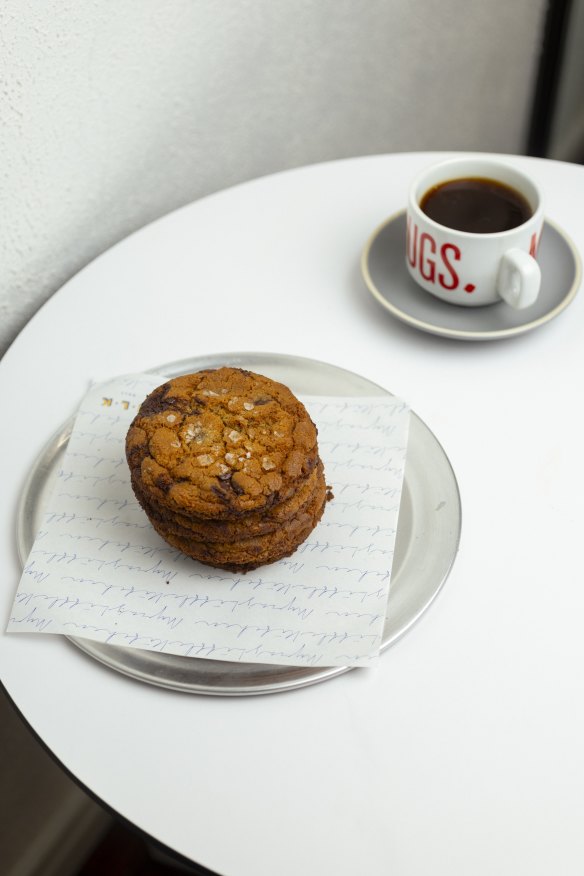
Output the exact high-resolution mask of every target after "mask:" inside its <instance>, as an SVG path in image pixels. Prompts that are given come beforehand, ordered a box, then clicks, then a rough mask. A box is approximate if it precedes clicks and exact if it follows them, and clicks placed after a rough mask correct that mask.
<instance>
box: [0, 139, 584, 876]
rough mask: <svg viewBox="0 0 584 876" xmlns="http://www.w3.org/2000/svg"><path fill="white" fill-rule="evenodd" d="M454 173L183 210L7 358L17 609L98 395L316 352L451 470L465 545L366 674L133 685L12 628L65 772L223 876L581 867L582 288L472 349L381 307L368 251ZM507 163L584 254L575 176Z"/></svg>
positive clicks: (264, 192) (6, 528)
mask: <svg viewBox="0 0 584 876" xmlns="http://www.w3.org/2000/svg"><path fill="white" fill-rule="evenodd" d="M439 157H443V156H439V155H437V154H428V153H425V154H424V153H416V154H402V155H389V156H375V157H367V158H356V159H352V160H345V161H339V162H332V163H327V164H322V165H317V166H313V167H307V168H302V169H299V170H295V171H290V172H286V173H282V174H276V175H274V176H269V177H265V178H262V179H259V180H257V181H254V182H250V183H247V184H244V185H241V186H238V187H236V188H233V189H231V190H228V191H225V192H222V193H219V194H217V195H214V196H211V197H209V198H206V199H204V200H202V201H199V202H197V203H195V204H192V205H190V206H188V207H186V208H184V209H181V210H179V211H177V212H176V213H173V214H171V215H169V216H167V217H165V218H164V219H162V220H160V221H158V222H155V223H154V224H152V225H150V226H149V227H147V228H144V229H143V230H141V231H140V232H138V233H137V234H134V235H133V236H131V237H130V238H128V239H127V240H125V241H123V242H122V243H120V244H119V245H117V246H116V247H114V248H113V249H112V250H110V251H108V252H106V253H105V254H104V255H103V256H101V257H100V258H98V259H97V260H96V261H95V262H93V263H92V264H90V265H89V266H88V267H87V268H86V269H85V270H83V271H81V272H80V273H79V274H78V275H77V276H75V277H74V278H73V279H72V280H71V281H70V282H69V283H68V284H67V285H66V286H65V287H64V288H63V289H62V290H60V292H58V293H57V294H56V295H55V296H54V297H53V298H52V299H51V300H50V301H49V302H48V303H47V304H46V305H45V306H44V307H43V308H42V310H41V311H40V312H39V313H38V314H37V315H36V316H35V318H34V319H33V320H32V321H31V322H30V323H29V325H27V327H26V328H25V330H24V331H23V332H22V333H21V335H20V336H19V337H18V338H17V340H16V342H15V343H14V344H13V346H12V347H11V348H10V350H9V351H8V352H7V354H6V356H5V357H4V359H3V360H2V362H1V363H0V387H1V393H2V400H3V418H2V421H3V453H2V457H1V466H2V472H1V480H0V482H1V483H2V506H1V513H2V525H1V527H0V531H1V533H2V539H3V546H4V550H3V554H2V555H3V557H4V568H3V582H4V586H3V588H2V605H3V611H4V618H5V620H6V619H7V617H8V613H9V609H10V605H11V603H12V599H13V596H14V592H15V590H16V587H17V583H18V579H19V575H20V567H19V563H18V560H17V554H16V546H15V536H14V518H15V509H16V507H17V505H18V500H19V496H20V494H21V491H22V485H23V482H24V480H25V477H26V474H27V472H28V471H29V469H30V467H31V465H32V463H33V461H34V460H35V458H36V457H37V455H38V453H39V452H40V450H41V448H42V447H43V445H44V444H45V442H46V441H47V440H48V438H49V437H50V436H51V434H52V433H53V432H54V431H55V430H56V429H57V427H58V426H59V425H60V424H61V423H62V422H63V421H64V420H66V419H67V418H68V417H69V416H70V415H71V414H72V413H73V412H74V410H75V408H76V406H77V404H78V402H79V400H80V398H81V397H82V395H83V394H84V392H85V390H86V388H87V385H88V382H89V381H90V380H92V379H102V378H107V377H109V376H112V375H115V374H118V373H127V372H131V371H140V370H146V369H148V368H151V367H154V366H156V365H158V364H159V363H164V362H169V361H173V360H177V359H182V358H187V357H191V356H195V355H198V354H207V353H214V352H228V351H242V350H248V351H266V352H283V353H292V354H296V355H300V356H306V357H310V358H315V359H320V360H324V361H328V362H331V363H333V364H336V365H340V366H342V367H346V368H350V369H352V370H354V371H358V372H359V373H361V374H363V375H364V376H365V377H367V378H369V379H371V380H373V381H375V382H376V383H380V384H382V385H383V386H385V387H386V388H387V389H389V390H390V391H392V392H394V393H396V394H397V395H399V396H401V397H403V398H405V399H406V400H407V401H408V402H409V403H410V404H411V406H412V408H413V410H414V411H415V412H416V413H417V414H418V415H419V416H420V417H421V418H422V419H423V420H424V421H425V422H426V423H427V425H428V426H429V427H430V428H431V429H432V430H433V432H434V433H435V434H436V436H437V437H438V439H439V440H440V442H441V443H442V444H443V446H444V448H445V450H446V452H447V454H448V456H449V458H450V461H451V463H452V465H453V468H454V471H455V473H456V476H457V479H458V483H459V487H460V492H461V497H462V509H463V527H462V539H461V546H460V550H459V554H458V557H457V559H456V562H455V564H454V568H453V570H452V572H451V575H450V577H449V579H448V581H447V583H446V586H445V587H444V589H443V591H442V592H441V594H440V595H439V597H438V599H437V600H436V601H435V602H434V604H433V605H432V606H431V607H430V609H429V610H428V611H427V612H426V613H425V615H424V616H423V618H422V619H421V620H420V621H419V622H418V623H417V624H416V625H415V626H414V627H413V629H412V630H411V631H409V632H408V633H407V635H405V636H404V637H403V638H402V639H401V640H400V641H399V642H398V643H397V644H395V645H394V646H393V647H392V648H390V649H389V650H388V651H387V652H386V653H385V654H383V655H382V657H381V659H380V662H379V665H378V666H377V668H375V669H371V670H354V671H352V672H349V673H346V674H345V675H341V676H339V677H337V678H335V679H333V680H331V681H327V682H325V683H322V684H317V685H314V686H311V687H306V688H302V689H299V690H295V691H291V692H288V693H280V694H276V695H269V696H256V697H244V698H222V697H205V696H199V695H193V694H181V693H175V692H171V691H167V690H162V689H159V688H156V687H153V686H150V685H147V684H143V683H140V682H138V681H134V680H132V679H129V678H127V677H125V676H123V675H121V674H118V673H116V672H114V671H113V670H111V669H108V668H106V667H104V666H102V665H100V664H98V663H97V662H95V661H92V660H91V659H90V658H89V657H87V656H86V655H84V654H82V653H81V652H80V651H78V650H77V649H76V648H75V647H74V646H73V645H72V644H71V643H69V642H68V641H67V640H65V639H63V638H61V637H56V636H50V635H33V634H23V635H17V634H10V635H7V634H3V635H2V636H1V638H0V649H1V653H0V666H1V678H2V682H3V684H4V685H5V687H6V689H7V691H8V693H9V695H10V696H11V697H12V699H13V700H14V702H15V704H16V706H17V707H18V709H19V710H20V711H21V713H22V715H23V716H24V718H25V719H26V721H27V722H29V724H30V725H31V727H32V728H33V729H34V731H35V732H36V733H37V734H38V735H39V737H40V738H41V740H42V741H43V742H44V743H45V744H46V746H47V747H48V748H49V750H50V751H51V752H52V753H53V754H54V756H55V757H56V758H57V759H58V760H59V761H60V762H61V763H62V764H63V765H64V767H65V768H66V769H67V770H69V771H70V772H71V774H72V775H73V776H74V777H75V778H76V779H77V780H78V781H79V782H80V783H82V784H83V785H84V786H85V787H86V788H87V789H89V791H90V792H91V793H92V794H94V795H96V796H97V798H99V799H100V800H102V801H103V802H104V803H105V804H106V805H107V806H109V807H111V808H112V809H113V810H115V811H116V812H118V813H119V814H120V815H122V816H123V817H124V818H126V819H128V820H129V821H130V822H132V823H133V824H135V825H136V826H137V827H138V828H140V829H141V830H143V831H145V832H146V833H147V834H148V835H150V836H152V837H154V838H155V839H156V840H158V841H160V842H162V843H163V844H165V845H166V846H168V847H169V848H171V849H172V850H174V851H176V852H178V853H179V854H181V855H184V856H186V857H187V858H189V859H191V860H193V861H196V862H198V863H199V864H202V865H204V866H206V867H208V868H210V869H211V870H214V871H216V872H217V873H219V874H223V876H274V874H278V876H297V874H300V873H301V874H303V876H322V874H329V873H330V874H335V876H349V874H350V876H353V874H355V873H364V874H367V876H377V874H387V873H392V874H396V876H422V874H423V876H426V874H428V873H441V874H442V873H448V874H449V876H468V874H469V873H472V874H473V876H483V874H484V876H492V874H494V873H497V874H498V876H503V874H509V876H517V874H519V873H529V874H530V876H537V874H542V876H543V874H545V876H549V873H552V872H553V873H561V874H562V876H571V874H574V876H576V874H578V876H580V874H581V873H582V861H583V860H584V831H583V830H582V824H583V823H584V745H583V744H582V739H584V706H583V697H582V667H583V666H584V635H583V634H582V618H583V617H584V587H583V586H582V583H583V582H582V571H581V568H582V562H581V542H582V520H583V511H584V507H583V500H582V496H583V495H584V477H583V464H582V457H583V453H582V438H583V435H584V430H583V424H584V421H583V416H582V401H581V394H580V391H579V389H578V387H579V385H580V381H581V378H582V375H583V374H584V294H582V293H581V294H579V295H577V296H576V298H575V299H574V301H573V302H572V304H571V305H570V306H569V307H568V308H567V309H566V310H565V311H564V312H563V313H562V314H561V315H560V316H558V318H556V319H554V320H553V321H551V322H549V323H548V324H546V325H544V326H542V327H540V328H538V329H536V330H534V331H531V332H529V333H526V334H523V335H521V336H519V337H516V338H512V339H507V340H498V341H490V342H481V343H468V342H463V341H459V340H450V339H446V338H442V337H436V336H433V335H430V334H426V333H423V332H419V331H416V330H415V329H413V328H411V327H410V326H407V325H404V324H402V323H401V322H399V321H397V320H396V319H395V318H394V317H393V316H392V315H391V314H389V313H387V312H386V311H385V310H383V309H382V308H381V307H380V306H379V304H378V303H377V302H376V301H375V300H374V299H373V297H372V296H371V295H370V294H369V293H368V292H367V290H366V288H365V285H364V282H363V280H362V277H361V274H360V267H359V258H360V253H361V250H362V248H363V246H364V244H365V241H366V240H367V238H368V237H369V235H370V233H371V232H372V230H373V229H374V228H375V227H377V226H378V225H379V224H380V223H381V222H382V221H383V219H384V218H385V217H387V216H389V215H390V214H392V213H394V212H395V211H397V210H399V209H401V207H402V206H403V205H404V204H405V201H406V191H407V187H408V182H409V180H410V179H411V178H412V177H413V176H414V175H415V174H416V173H417V172H418V170H420V169H421V168H422V167H424V166H425V165H427V164H429V163H430V162H431V161H433V160H436V159H438V158H439ZM508 160H509V161H511V162H512V163H514V164H516V165H517V166H518V167H522V168H524V169H527V170H528V171H529V172H531V173H532V175H533V176H534V177H535V178H536V180H537V181H538V182H539V184H540V186H541V188H542V190H543V191H544V193H545V198H546V202H547V215H548V216H549V217H550V218H551V219H553V220H555V222H556V223H558V224H559V225H560V226H561V227H562V228H563V229H564V230H565V231H566V232H567V233H568V234H569V235H570V237H571V238H572V239H573V240H574V242H575V244H576V246H577V248H578V249H579V250H580V251H581V252H582V251H584V223H583V222H582V205H581V197H580V194H581V192H582V191H584V168H582V167H579V166H572V165H567V164H562V163H558V162H552V161H543V160H537V159H528V158H520V157H515V156H513V157H511V156H509V159H508ZM71 246H75V241H74V240H72V241H71Z"/></svg>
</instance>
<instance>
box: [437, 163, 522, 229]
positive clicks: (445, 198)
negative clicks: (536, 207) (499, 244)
mask: <svg viewBox="0 0 584 876" xmlns="http://www.w3.org/2000/svg"><path fill="white" fill-rule="evenodd" d="M420 209H421V210H422V212H423V213H425V214H426V216H429V217H430V219H433V220H434V222H438V224H439V225H444V226H446V227H447V228H454V229H455V230H457V231H467V232H470V233H472V234H495V233H497V232H500V231H509V230H510V229H511V228H517V226H518V225H522V224H523V223H524V222H526V221H527V220H528V219H529V218H530V216H531V215H532V214H533V210H532V209H531V207H530V205H529V203H528V201H527V199H526V198H525V197H524V196H523V195H522V194H521V193H520V192H518V191H517V190H516V189H514V188H511V186H508V185H506V184H505V183H502V182H499V181H498V180H494V179H486V178H483V177H473V178H467V179H451V180H448V181H447V182H443V183H439V184H438V185H436V186H432V188H431V189H429V190H428V191H427V192H426V193H425V194H424V196H423V197H422V200H421V201H420Z"/></svg>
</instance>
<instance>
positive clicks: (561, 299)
mask: <svg viewBox="0 0 584 876" xmlns="http://www.w3.org/2000/svg"><path fill="white" fill-rule="evenodd" d="M405 239H406V214H405V210H402V211H400V212H399V213H395V214H394V215H393V216H390V217H389V219H386V221H385V222H383V223H382V225H380V226H379V227H378V228H377V229H376V230H375V231H374V232H373V234H372V235H371V237H370V238H369V240H368V241H367V243H366V245H365V248H364V250H363V255H362V257H361V271H362V273H363V277H364V279H365V283H366V284H367V287H368V289H369V291H370V292H371V293H372V295H373V296H374V297H375V298H376V299H377V301H378V302H379V303H380V304H381V305H382V306H383V307H385V308H386V309H387V310H389V312H390V313H392V314H393V315H394V316H395V317H397V319H400V320H401V321H402V322H406V323H408V324H409V325H411V326H413V327H414V328H417V329H420V331H424V332H430V333H431V334H434V335H441V336H443V337H446V338H457V339H459V340H465V341H491V340H498V339H500V338H507V337H513V336H514V335H519V334H522V333H523V332H527V331H530V330H531V329H534V328H537V327H538V326H540V325H543V324H544V323H546V322H549V320H551V319H553V318H554V317H555V316H557V315H558V314H559V313H561V312H562V310H564V309H565V308H566V307H567V306H568V304H569V303H570V301H572V299H573V298H574V296H575V295H576V292H577V291H578V287H579V285H580V278H581V274H582V268H581V261H580V256H579V254H578V251H577V250H576V248H575V246H574V244H573V243H572V241H571V240H570V239H569V237H568V236H567V235H566V234H565V232H564V231H562V229H561V228H559V227H558V226H557V225H556V224H555V223H553V222H550V220H549V219H547V220H546V221H545V223H544V228H543V233H542V236H541V242H540V245H539V252H538V259H537V260H538V262H539V265H540V268H541V276H542V285H541V290H540V293H539V296H538V299H537V301H536V302H535V304H532V305H531V307H526V308H525V309H524V310H514V309H513V308H512V307H509V305H508V304H505V303H504V302H503V301H501V302H500V303H499V304H489V305H487V306H485V307H461V306H460V305H455V304H448V303H447V302H445V301H441V300H440V299H438V298H434V296H433V295H430V294H428V293H427V292H425V291H424V290H423V289H421V288H420V287H419V286H418V285H417V284H416V283H415V282H414V281H413V280H412V278H411V277H410V275H409V273H408V270H407V268H406V263H405V246H406V243H405Z"/></svg>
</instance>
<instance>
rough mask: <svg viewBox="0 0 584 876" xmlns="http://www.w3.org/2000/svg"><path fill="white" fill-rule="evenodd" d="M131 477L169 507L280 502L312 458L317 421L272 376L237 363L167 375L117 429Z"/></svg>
mask: <svg viewBox="0 0 584 876" xmlns="http://www.w3.org/2000/svg"><path fill="white" fill-rule="evenodd" d="M126 456H127V460H128V464H129V466H130V469H131V472H132V478H133V480H135V481H136V483H137V484H138V485H139V487H140V488H141V490H142V492H143V493H145V494H146V495H148V496H150V497H152V499H153V500H155V501H157V502H158V503H159V504H162V505H163V506H164V507H167V508H168V509H169V510H173V511H178V512H180V513H186V514H189V515H194V516H199V517H202V518H215V519H227V518H231V517H237V516H240V515H242V514H246V513H247V512H250V511H256V510H259V509H262V508H268V507H270V506H271V505H272V504H275V503H278V502H282V501H285V500H286V499H288V498H289V497H290V496H292V495H293V494H294V492H295V491H296V490H297V489H298V488H299V487H300V485H301V484H302V482H303V481H304V480H305V479H306V478H307V477H308V476H309V475H310V473H311V472H312V471H313V469H314V468H315V466H316V464H317V461H318V446H317V430H316V427H315V425H314V423H313V422H312V420H311V419H310V417H309V415H308V413H307V411H306V409H305V407H304V405H302V403H301V402H300V401H299V400H298V399H297V398H296V396H295V395H294V394H293V393H292V392H291V391H290V390H289V389H288V387H286V386H284V385H283V384H281V383H277V382H276V381H274V380H271V379H270V378H268V377H264V376H263V375H260V374H254V373H253V372H252V371H244V370H242V369H239V368H218V369H216V370H205V371H199V372H197V373H196V374H186V375H184V376H181V377H175V378H173V379H172V380H169V381H168V382H167V383H164V384H163V385H162V386H159V387H158V388H157V389H155V390H154V391H153V392H151V393H150V395H149V396H147V398H146V399H145V400H144V402H143V403H142V405H141V407H140V410H139V411H138V414H137V415H136V417H135V418H134V420H133V422H132V424H131V426H130V429H129V431H128V435H127V438H126Z"/></svg>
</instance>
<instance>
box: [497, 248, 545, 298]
mask: <svg viewBox="0 0 584 876" xmlns="http://www.w3.org/2000/svg"><path fill="white" fill-rule="evenodd" d="M540 286H541V271H540V268H539V265H538V263H537V262H536V260H535V259H534V258H533V256H530V255H529V253H526V252H524V251H523V250H522V249H509V250H507V252H506V253H505V255H504V256H503V258H502V259H501V264H500V265H499V273H498V275H497V292H498V293H499V295H500V296H501V298H502V299H503V301H506V302H507V304H510V305H511V307H515V308H516V309H517V310H522V309H523V308H524V307H529V305H530V304H533V302H534V301H535V300H536V298H537V296H538V294H539V287H540Z"/></svg>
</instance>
